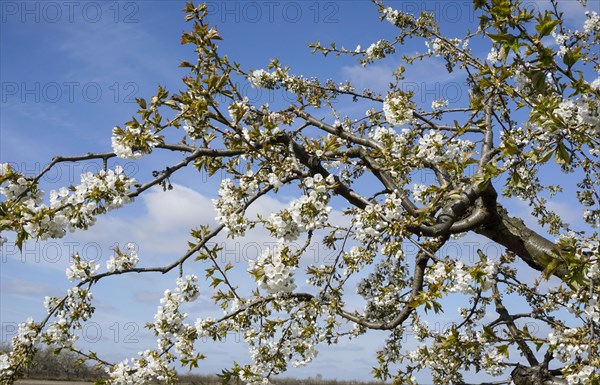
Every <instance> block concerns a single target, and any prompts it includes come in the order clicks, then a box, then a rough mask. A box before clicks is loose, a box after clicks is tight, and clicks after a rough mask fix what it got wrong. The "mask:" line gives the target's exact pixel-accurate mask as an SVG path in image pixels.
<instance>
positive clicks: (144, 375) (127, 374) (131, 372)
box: [107, 350, 173, 385]
mask: <svg viewBox="0 0 600 385" xmlns="http://www.w3.org/2000/svg"><path fill="white" fill-rule="evenodd" d="M138 355H139V356H140V357H139V358H135V359H131V362H129V359H125V360H124V361H122V362H120V363H118V364H116V365H115V366H113V367H112V368H108V369H107V372H108V374H109V376H110V381H111V382H110V383H111V384H114V385H144V384H148V383H151V382H153V381H166V380H167V379H169V378H170V377H172V376H173V370H170V369H169V368H168V367H167V364H166V362H165V361H164V359H163V358H161V356H160V355H159V354H158V353H157V352H156V351H153V350H145V351H143V352H139V353H138Z"/></svg>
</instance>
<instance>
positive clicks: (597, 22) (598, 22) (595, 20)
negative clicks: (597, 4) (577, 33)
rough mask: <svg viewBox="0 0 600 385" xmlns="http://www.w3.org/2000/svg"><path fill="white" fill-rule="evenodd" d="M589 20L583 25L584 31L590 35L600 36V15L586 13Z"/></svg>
mask: <svg viewBox="0 0 600 385" xmlns="http://www.w3.org/2000/svg"><path fill="white" fill-rule="evenodd" d="M585 16H586V17H587V20H586V21H585V22H584V23H583V30H584V32H585V33H589V34H593V33H595V34H597V35H599V34H600V15H598V13H597V12H595V11H594V12H586V15H585Z"/></svg>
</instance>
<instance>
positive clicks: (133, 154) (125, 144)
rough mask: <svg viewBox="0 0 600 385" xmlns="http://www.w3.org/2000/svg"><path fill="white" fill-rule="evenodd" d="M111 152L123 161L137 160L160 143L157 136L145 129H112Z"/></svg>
mask: <svg viewBox="0 0 600 385" xmlns="http://www.w3.org/2000/svg"><path fill="white" fill-rule="evenodd" d="M111 142H112V149H113V152H114V153H115V154H116V155H117V156H118V157H119V158H123V159H139V158H141V157H142V156H143V155H144V154H149V153H151V152H152V148H154V147H156V146H157V145H158V144H160V143H161V139H160V137H159V136H156V135H154V134H152V132H150V131H149V130H147V129H143V128H139V127H138V128H129V129H128V130H126V131H124V130H122V129H121V128H120V127H115V128H114V129H113V135H112V138H111Z"/></svg>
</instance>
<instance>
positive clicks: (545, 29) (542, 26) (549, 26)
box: [535, 11, 560, 38]
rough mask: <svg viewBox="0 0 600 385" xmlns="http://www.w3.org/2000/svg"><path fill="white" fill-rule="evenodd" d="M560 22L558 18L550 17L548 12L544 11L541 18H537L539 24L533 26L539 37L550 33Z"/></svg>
mask: <svg viewBox="0 0 600 385" xmlns="http://www.w3.org/2000/svg"><path fill="white" fill-rule="evenodd" d="M559 23H560V20H554V19H552V15H551V14H550V12H548V11H546V13H545V14H544V18H543V19H539V24H538V25H536V26H535V29H536V31H538V32H539V33H540V38H541V37H544V36H548V35H550V33H552V31H553V30H554V28H555V27H556V26H557V25H558V24H559Z"/></svg>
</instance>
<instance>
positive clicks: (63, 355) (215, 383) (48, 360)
mask: <svg viewBox="0 0 600 385" xmlns="http://www.w3.org/2000/svg"><path fill="white" fill-rule="evenodd" d="M8 350H9V347H8V346H6V345H0V352H6V351H8ZM80 359H81V356H80V355H78V354H76V353H73V352H70V351H66V350H62V351H61V352H60V353H59V354H55V353H54V351H53V349H52V348H49V347H45V348H43V349H40V350H38V352H37V353H36V355H35V357H34V360H33V364H32V365H31V366H30V367H29V368H27V369H25V371H24V374H25V377H24V378H25V379H32V380H33V379H35V380H63V381H89V382H94V380H96V379H100V378H107V375H106V372H105V371H104V370H101V369H98V368H95V367H93V366H91V365H89V364H87V363H80V362H79V361H80ZM179 380H180V383H181V384H184V385H220V384H221V378H219V377H218V376H216V375H201V374H184V375H180V376H179ZM271 382H272V383H273V384H275V385H313V384H319V385H382V383H376V382H358V381H335V380H324V379H321V376H320V375H317V377H316V378H308V379H303V380H301V379H294V378H275V379H272V381H271Z"/></svg>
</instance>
